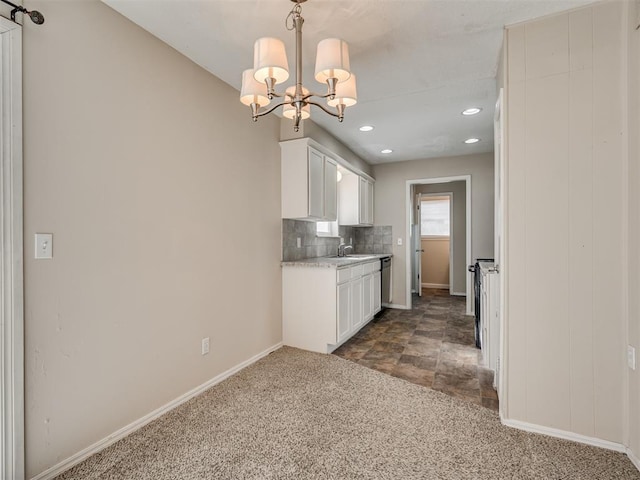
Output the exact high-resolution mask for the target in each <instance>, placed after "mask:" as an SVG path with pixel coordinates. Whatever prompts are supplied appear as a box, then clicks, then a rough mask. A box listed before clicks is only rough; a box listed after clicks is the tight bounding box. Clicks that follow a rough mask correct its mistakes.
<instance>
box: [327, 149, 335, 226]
mask: <svg viewBox="0 0 640 480" xmlns="http://www.w3.org/2000/svg"><path fill="white" fill-rule="evenodd" d="M324 158H325V160H324V219H325V220H327V221H328V222H335V221H336V220H337V218H338V164H337V163H336V162H335V160H333V159H332V158H329V157H326V156H325V157H324Z"/></svg>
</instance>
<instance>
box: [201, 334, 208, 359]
mask: <svg viewBox="0 0 640 480" xmlns="http://www.w3.org/2000/svg"><path fill="white" fill-rule="evenodd" d="M207 353H209V337H207V338H203V339H202V355H206V354H207Z"/></svg>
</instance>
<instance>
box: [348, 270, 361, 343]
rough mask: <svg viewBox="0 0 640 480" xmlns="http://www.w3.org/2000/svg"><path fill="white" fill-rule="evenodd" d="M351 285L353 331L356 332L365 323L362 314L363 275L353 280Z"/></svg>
mask: <svg viewBox="0 0 640 480" xmlns="http://www.w3.org/2000/svg"><path fill="white" fill-rule="evenodd" d="M349 285H351V333H355V331H356V330H358V329H359V328H360V327H361V326H362V325H363V324H364V317H363V315H362V277H360V278H358V279H356V280H352V281H351V282H350V283H349Z"/></svg>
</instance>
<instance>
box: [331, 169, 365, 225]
mask: <svg viewBox="0 0 640 480" xmlns="http://www.w3.org/2000/svg"><path fill="white" fill-rule="evenodd" d="M338 188H339V190H340V213H339V215H338V221H339V223H340V225H349V226H358V225H366V226H368V225H373V182H372V181H371V180H369V179H368V178H365V177H362V176H360V175H356V174H355V173H347V174H344V175H343V176H342V180H341V181H340V183H339V184H338Z"/></svg>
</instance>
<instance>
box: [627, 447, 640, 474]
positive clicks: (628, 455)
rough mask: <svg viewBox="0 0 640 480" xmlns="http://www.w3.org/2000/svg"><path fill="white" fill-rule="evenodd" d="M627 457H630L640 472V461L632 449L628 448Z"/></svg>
mask: <svg viewBox="0 0 640 480" xmlns="http://www.w3.org/2000/svg"><path fill="white" fill-rule="evenodd" d="M627 457H629V460H631V463H633V465H634V466H635V467H636V468H637V469H638V470H639V471H640V459H639V458H638V457H636V455H635V454H634V453H633V452H632V451H631V449H630V448H627Z"/></svg>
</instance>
